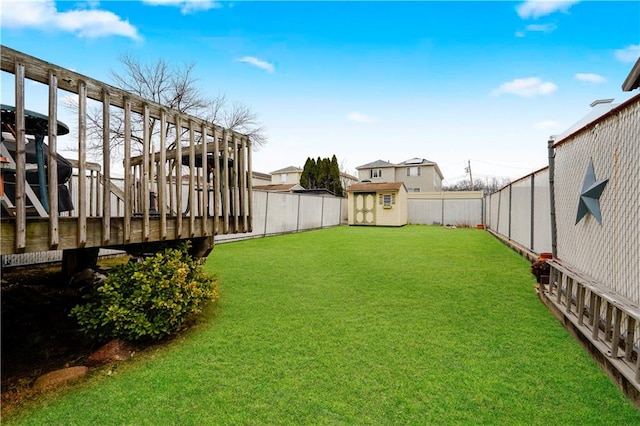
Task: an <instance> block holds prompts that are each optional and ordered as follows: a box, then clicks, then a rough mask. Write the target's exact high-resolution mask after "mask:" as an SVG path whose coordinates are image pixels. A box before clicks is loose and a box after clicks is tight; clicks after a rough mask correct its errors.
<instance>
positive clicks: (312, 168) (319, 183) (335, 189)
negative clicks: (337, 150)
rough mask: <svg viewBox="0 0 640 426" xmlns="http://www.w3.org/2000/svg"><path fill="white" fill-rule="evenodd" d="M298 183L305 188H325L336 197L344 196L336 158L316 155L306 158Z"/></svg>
mask: <svg viewBox="0 0 640 426" xmlns="http://www.w3.org/2000/svg"><path fill="white" fill-rule="evenodd" d="M300 185H302V187H304V188H305V189H327V190H329V191H331V192H332V193H333V194H335V195H336V196H338V197H343V196H344V189H343V188H342V180H341V179H340V167H339V165H338V159H337V158H336V156H335V155H334V156H333V157H332V158H328V157H327V158H321V157H318V159H317V160H314V159H313V158H311V157H308V158H307V161H306V162H305V163H304V168H303V169H302V175H301V176H300Z"/></svg>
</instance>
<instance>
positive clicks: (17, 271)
mask: <svg viewBox="0 0 640 426" xmlns="http://www.w3.org/2000/svg"><path fill="white" fill-rule="evenodd" d="M119 261H120V262H122V261H123V260H119ZM124 261H126V259H125V260H124ZM112 262H113V261H112ZM1 278H2V286H1V291H2V293H1V312H2V364H1V365H2V413H3V414H5V413H6V412H7V411H11V410H12V409H13V408H15V407H16V405H19V404H20V402H21V401H22V400H23V399H24V398H25V397H28V396H29V394H30V393H31V392H30V389H31V386H32V385H33V383H34V382H35V380H36V379H37V378H38V377H39V376H41V375H43V374H45V373H47V372H50V371H53V370H57V369H60V368H64V367H73V366H79V365H83V362H84V361H85V360H86V358H87V357H88V356H89V355H90V354H91V353H92V351H94V350H96V349H97V348H98V347H99V343H100V342H91V341H89V340H88V339H86V338H84V337H83V335H82V334H81V333H79V332H78V330H77V324H76V322H75V320H74V319H73V318H70V317H69V312H70V311H71V309H72V308H73V307H74V306H75V305H77V304H78V303H80V302H81V301H82V291H81V289H80V288H79V287H74V286H70V285H69V282H68V280H67V279H65V278H64V277H63V276H62V273H61V267H60V265H59V264H57V265H44V266H41V265H37V266H28V267H15V268H3V269H2V271H1ZM102 343H104V342H102Z"/></svg>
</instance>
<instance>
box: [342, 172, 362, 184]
mask: <svg viewBox="0 0 640 426" xmlns="http://www.w3.org/2000/svg"><path fill="white" fill-rule="evenodd" d="M340 177H343V178H345V179H349V180H353V181H356V182H357V181H358V178H357V177H355V176H352V175H350V174H349V173H345V172H340Z"/></svg>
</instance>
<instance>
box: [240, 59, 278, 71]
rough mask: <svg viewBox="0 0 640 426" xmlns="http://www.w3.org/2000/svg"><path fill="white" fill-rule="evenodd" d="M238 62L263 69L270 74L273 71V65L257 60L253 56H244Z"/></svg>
mask: <svg viewBox="0 0 640 426" xmlns="http://www.w3.org/2000/svg"><path fill="white" fill-rule="evenodd" d="M238 62H244V63H247V64H250V65H253V66H254V67H257V68H260V69H263V70H265V71H266V72H268V73H270V74H273V73H274V71H275V68H274V66H273V64H271V63H269V62H266V61H263V60H262V59H258V58H256V57H254V56H244V57H242V58H240V59H238Z"/></svg>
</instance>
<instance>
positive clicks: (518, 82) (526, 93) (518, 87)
mask: <svg viewBox="0 0 640 426" xmlns="http://www.w3.org/2000/svg"><path fill="white" fill-rule="evenodd" d="M556 90H558V86H556V85H555V84H554V83H551V82H550V81H542V80H540V79H539V78H538V77H529V78H516V79H515V80H513V81H509V82H506V83H502V84H501V85H500V87H499V88H497V89H495V90H494V91H493V92H491V94H492V95H494V96H498V95H501V94H503V93H506V94H510V95H517V96H523V97H525V98H530V97H533V96H538V95H550V94H551V93H553V92H555V91H556Z"/></svg>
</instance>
